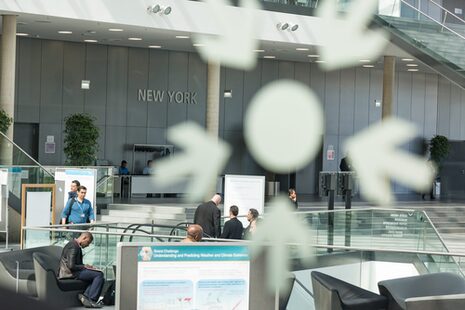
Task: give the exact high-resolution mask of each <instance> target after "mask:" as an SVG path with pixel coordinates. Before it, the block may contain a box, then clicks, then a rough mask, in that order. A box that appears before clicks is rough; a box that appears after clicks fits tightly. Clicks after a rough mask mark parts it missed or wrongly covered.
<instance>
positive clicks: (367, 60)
mask: <svg viewBox="0 0 465 310" xmlns="http://www.w3.org/2000/svg"><path fill="white" fill-rule="evenodd" d="M360 62H371V60H369V59H360Z"/></svg>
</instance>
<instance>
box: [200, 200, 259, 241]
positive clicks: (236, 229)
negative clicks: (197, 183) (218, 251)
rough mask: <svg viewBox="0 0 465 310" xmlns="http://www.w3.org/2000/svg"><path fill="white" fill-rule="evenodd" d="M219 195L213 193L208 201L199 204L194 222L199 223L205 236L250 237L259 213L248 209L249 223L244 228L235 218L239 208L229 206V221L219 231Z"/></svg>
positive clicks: (224, 237) (223, 237) (225, 237)
mask: <svg viewBox="0 0 465 310" xmlns="http://www.w3.org/2000/svg"><path fill="white" fill-rule="evenodd" d="M220 203H221V196H220V195H219V194H215V195H214V196H213V197H212V199H211V200H210V201H207V202H205V203H202V204H200V205H199V206H198V207H197V209H196V210H195V214H194V223H195V224H196V225H199V226H200V227H201V228H202V230H203V234H204V236H205V237H208V238H222V239H250V238H251V236H252V235H253V234H254V232H255V230H256V227H257V220H258V216H259V213H258V211H257V210H256V209H250V210H249V212H248V214H247V221H248V222H249V225H248V226H247V227H246V228H245V229H244V226H243V225H242V222H241V221H240V220H239V219H238V218H237V216H238V214H239V208H238V207H237V206H234V205H233V206H231V207H230V208H229V221H227V222H226V223H225V224H224V228H223V232H221V210H220V209H219V208H218V205H219V204H220Z"/></svg>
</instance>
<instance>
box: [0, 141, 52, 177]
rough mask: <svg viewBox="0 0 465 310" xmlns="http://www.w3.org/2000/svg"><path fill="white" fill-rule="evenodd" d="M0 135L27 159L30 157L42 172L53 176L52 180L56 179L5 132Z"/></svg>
mask: <svg viewBox="0 0 465 310" xmlns="http://www.w3.org/2000/svg"><path fill="white" fill-rule="evenodd" d="M0 135H2V136H3V138H5V139H6V140H7V141H8V142H10V143H11V144H13V145H14V146H15V147H17V148H18V149H19V150H20V151H21V152H23V154H25V155H26V156H27V157H29V159H30V160H32V162H34V163H35V164H36V165H37V166H39V167H40V168H42V170H44V171H45V173H47V174H48V175H49V176H51V177H52V178H55V176H54V175H53V174H52V173H50V172H49V171H48V170H47V169H45V167H44V166H42V165H41V164H40V163H39V162H38V161H36V160H35V159H34V158H32V157H31V155H29V154H28V153H27V152H26V151H25V150H23V149H22V148H21V147H20V146H19V145H17V144H16V143H14V142H13V141H12V140H11V139H10V138H8V136H7V135H5V134H4V133H3V132H0Z"/></svg>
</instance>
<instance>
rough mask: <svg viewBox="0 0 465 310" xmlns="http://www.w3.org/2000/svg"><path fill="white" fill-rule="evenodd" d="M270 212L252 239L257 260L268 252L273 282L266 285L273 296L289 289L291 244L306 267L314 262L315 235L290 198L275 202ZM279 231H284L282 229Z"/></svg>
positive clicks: (253, 252) (270, 280)
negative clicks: (296, 211) (300, 217)
mask: <svg viewBox="0 0 465 310" xmlns="http://www.w3.org/2000/svg"><path fill="white" fill-rule="evenodd" d="M267 208H268V210H271V211H270V212H269V213H267V214H266V217H265V218H264V219H263V220H262V221H261V222H260V223H259V224H258V227H257V230H256V232H255V234H254V235H253V239H252V241H253V242H252V244H251V254H252V255H253V256H258V255H259V254H260V253H261V252H262V251H263V250H268V251H269V252H268V253H267V266H266V268H267V274H268V276H269V277H271V278H270V279H269V280H268V281H267V284H268V289H269V290H270V292H275V291H276V289H278V290H283V289H285V286H286V285H287V281H286V279H287V275H288V273H289V269H290V260H289V253H290V249H289V244H290V243H295V244H296V245H295V247H297V249H298V251H299V256H300V260H301V261H302V262H303V263H309V262H311V261H312V259H313V257H312V254H313V248H312V247H311V246H310V244H311V235H312V232H311V231H310V230H309V229H308V225H306V224H305V222H303V221H301V220H299V218H298V217H297V216H296V213H295V212H293V210H294V208H293V206H292V205H291V203H290V201H289V198H288V197H286V196H280V197H277V198H275V199H273V201H271V203H270V204H269V206H268V207H267ZM280 227H281V228H283V229H279V228H280Z"/></svg>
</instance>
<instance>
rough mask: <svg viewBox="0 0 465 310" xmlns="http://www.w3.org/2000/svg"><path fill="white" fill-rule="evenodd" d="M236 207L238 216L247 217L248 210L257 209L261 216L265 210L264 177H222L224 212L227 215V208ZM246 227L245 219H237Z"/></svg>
mask: <svg viewBox="0 0 465 310" xmlns="http://www.w3.org/2000/svg"><path fill="white" fill-rule="evenodd" d="M232 205H236V206H237V207H238V208H239V215H247V213H248V211H249V209H251V208H254V209H257V210H258V212H259V213H260V214H263V211H264V209H265V177H264V176H253V175H230V174H227V175H226V176H225V177H224V210H223V215H225V216H228V215H229V208H230V207H231V206H232ZM239 219H240V220H241V222H242V225H244V227H245V226H247V225H248V224H249V223H248V221H247V218H245V217H241V218H239Z"/></svg>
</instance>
